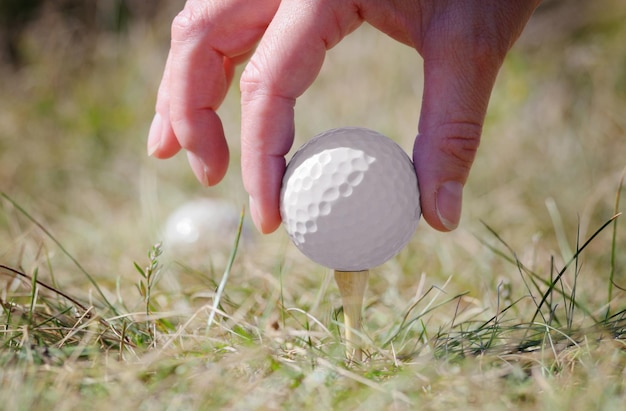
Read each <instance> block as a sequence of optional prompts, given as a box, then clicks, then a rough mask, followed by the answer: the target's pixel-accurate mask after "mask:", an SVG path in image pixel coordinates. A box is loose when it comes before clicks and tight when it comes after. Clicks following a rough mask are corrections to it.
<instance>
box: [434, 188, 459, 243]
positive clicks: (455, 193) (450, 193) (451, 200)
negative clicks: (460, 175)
mask: <svg viewBox="0 0 626 411" xmlns="http://www.w3.org/2000/svg"><path fill="white" fill-rule="evenodd" d="M462 203H463V184H461V183H459V182H457V181H446V182H445V183H443V184H442V185H441V186H439V188H438V189H437V194H436V196H435V211H436V212H437V217H438V218H439V222H440V223H441V225H443V227H444V228H445V230H446V231H452V230H454V229H456V228H457V227H458V226H459V221H460V220H461V207H462Z"/></svg>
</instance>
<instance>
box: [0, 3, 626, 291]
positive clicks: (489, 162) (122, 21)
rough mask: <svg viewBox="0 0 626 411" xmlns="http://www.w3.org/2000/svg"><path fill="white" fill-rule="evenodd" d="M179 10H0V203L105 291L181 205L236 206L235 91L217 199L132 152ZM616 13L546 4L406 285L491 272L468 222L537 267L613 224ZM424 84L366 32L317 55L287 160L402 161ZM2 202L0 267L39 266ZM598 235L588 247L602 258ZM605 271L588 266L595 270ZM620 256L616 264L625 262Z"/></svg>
mask: <svg viewBox="0 0 626 411" xmlns="http://www.w3.org/2000/svg"><path fill="white" fill-rule="evenodd" d="M183 4H184V3H183V2H182V1H169V2H168V1H147V2H146V1H142V0H126V1H121V0H116V1H113V0H101V1H89V2H84V1H71V0H58V1H50V2H48V1H46V2H44V1H35V0H28V1H18V0H5V1H3V2H2V3H1V5H0V27H1V29H0V56H1V58H2V60H1V61H0V76H1V78H2V81H1V82H0V94H1V95H2V99H0V187H1V190H2V191H4V192H5V193H7V194H8V195H9V196H10V197H11V198H13V199H14V200H15V201H17V202H18V203H19V204H20V205H21V206H22V207H23V208H24V209H26V210H28V212H29V213H31V214H32V215H33V216H34V217H35V218H37V219H38V220H39V221H40V222H42V224H44V226H45V227H46V228H47V229H49V230H50V231H51V232H53V233H54V234H55V236H57V238H59V239H60V240H61V241H62V242H63V243H64V244H65V246H66V247H68V248H69V249H70V250H71V251H72V253H74V254H75V256H76V258H77V259H78V260H79V261H81V262H82V263H83V264H85V265H86V266H87V267H89V268H90V269H91V270H92V271H94V272H96V274H97V275H98V276H100V277H101V278H102V279H103V281H114V279H115V278H116V277H117V276H124V274H123V273H125V272H132V271H133V270H132V261H133V260H137V259H141V258H142V256H143V255H144V254H145V251H146V250H147V249H149V247H150V246H151V245H152V244H153V243H155V242H156V241H158V240H159V239H160V236H161V233H162V226H163V222H164V220H165V218H166V217H167V215H168V214H169V213H170V212H171V211H172V210H173V209H174V208H176V207H177V206H178V205H180V204H182V203H184V202H185V201H187V200H189V199H192V198H197V197H203V196H209V197H220V198H226V199H228V200H229V201H232V202H233V203H234V204H236V205H237V206H239V205H243V204H245V202H246V198H247V196H246V195H245V194H244V193H243V189H242V187H241V182H240V174H239V163H238V144H239V143H238V135H239V115H240V113H239V107H238V90H237V87H236V84H237V83H236V82H235V87H233V90H232V91H231V93H230V94H229V96H228V98H227V100H226V101H225V103H224V105H223V107H222V108H221V109H220V111H219V114H220V116H221V117H222V120H223V122H224V126H225V129H226V132H227V135H228V137H229V141H230V144H231V149H232V150H231V157H232V158H231V167H230V169H229V172H228V175H227V177H226V179H225V180H224V181H223V182H222V183H221V184H220V185H218V186H217V187H215V188H211V189H205V188H202V187H201V186H200V185H199V184H198V183H197V182H196V181H195V179H194V177H193V175H192V173H191V171H190V170H189V168H188V167H187V165H186V161H185V158H184V156H177V157H175V158H174V159H170V160H167V161H157V160H154V159H150V158H148V157H147V155H146V150H145V139H146V135H147V130H148V127H149V124H150V121H151V119H152V115H153V113H154V101H155V95H156V89H157V86H158V84H159V81H160V75H161V72H162V69H163V65H164V62H165V58H166V55H167V50H168V48H169V28H170V23H171V20H172V18H173V17H174V16H175V14H176V13H177V12H178V11H179V10H180V9H181V8H182V6H183ZM625 17H626V5H625V4H624V2H622V1H617V0H601V1H594V2H589V1H581V0H579V1H572V0H570V1H559V0H552V1H546V2H544V3H543V5H542V6H541V7H540V9H539V10H538V11H537V13H536V15H535V16H534V17H533V18H532V20H531V22H530V23H529V25H528V27H527V29H526V31H525V32H524V34H523V36H522V38H521V39H520V40H519V42H518V43H517V44H516V45H515V47H514V49H513V50H512V51H511V53H510V55H509V56H508V58H507V60H506V62H505V64H504V67H503V69H502V71H501V73H500V76H499V78H498V81H497V84H496V87H495V90H494V93H493V97H492V100H491V104H490V108H489V112H488V116H487V120H486V123H485V128H484V137H483V142H482V145H481V148H480V150H479V154H478V157H477V159H476V163H475V166H474V168H473V170H472V173H471V176H470V180H469V182H468V185H467V188H466V194H465V209H464V217H463V222H462V225H461V227H460V229H459V230H457V232H455V233H452V234H441V233H437V232H435V231H434V230H432V229H430V228H429V227H427V225H426V224H424V223H422V224H421V226H420V229H419V231H418V235H416V237H415V239H414V240H413V241H412V243H411V245H410V246H409V247H408V248H407V250H406V251H405V252H404V253H403V254H402V255H401V256H400V257H399V261H400V263H401V264H403V265H404V266H406V267H409V268H410V271H411V272H413V273H415V274H418V273H420V272H423V271H424V272H428V273H429V274H431V275H434V276H435V277H439V276H441V277H442V278H446V277H447V276H448V275H450V274H452V273H455V274H460V275H459V276H458V277H457V281H458V286H459V287H460V288H464V287H472V288H474V287H475V280H476V278H477V277H478V278H481V276H483V275H484V272H485V267H486V266H490V265H491V264H495V263H493V262H492V259H491V257H490V256H489V253H488V252H487V251H485V250H484V249H483V248H481V245H480V243H479V242H478V241H477V240H476V237H486V236H487V234H486V231H485V229H484V227H483V226H482V224H481V220H482V221H485V222H486V223H487V224H489V225H491V226H493V227H494V228H495V229H496V230H497V231H498V232H499V233H500V234H501V235H502V236H503V238H506V239H507V240H508V241H510V242H511V244H512V246H514V247H515V248H516V249H518V250H520V253H522V254H523V253H528V254H529V255H532V257H531V258H533V259H536V260H537V261H540V262H541V264H546V261H547V260H546V259H543V257H542V255H543V254H545V255H547V254H552V253H554V254H556V255H557V256H559V255H563V254H567V252H566V251H567V250H564V247H562V245H563V244H560V246H557V244H558V243H557V242H556V241H555V240H556V237H557V233H558V232H559V231H561V232H562V233H563V234H564V235H565V238H566V239H567V242H568V246H569V247H570V248H574V247H575V244H574V243H575V240H576V236H577V232H578V231H580V236H581V237H585V236H587V235H589V234H590V232H591V231H593V230H594V229H595V228H597V227H598V226H599V225H600V224H602V223H603V222H604V221H606V220H607V219H608V218H609V217H610V216H611V215H612V214H613V209H614V201H615V194H616V192H617V189H618V183H619V178H620V175H621V173H622V171H623V169H624V166H625V165H626V138H625V137H626V131H625V130H626V47H625V46H624V39H625V38H626V25H625V24H624V21H625ZM422 81H423V78H422V72H421V60H420V58H419V56H418V55H417V54H416V53H414V52H412V51H411V50H410V49H408V48H407V47H405V46H402V45H400V44H397V43H395V42H393V41H392V40H391V39H389V38H387V37H385V36H383V35H381V34H379V33H377V32H375V31H374V30H372V29H371V28H370V27H367V26H363V27H362V28H360V29H359V30H358V31H357V32H355V33H354V34H352V35H351V36H349V37H348V38H347V39H346V40H345V41H343V42H342V43H340V44H339V45H338V46H337V47H335V48H334V49H333V50H331V51H330V52H329V53H328V57H327V60H326V63H325V65H324V68H323V69H322V72H321V74H320V76H319V78H318V80H317V81H316V82H315V84H314V85H313V87H311V89H310V90H309V91H307V92H306V93H305V95H304V96H303V97H302V98H301V99H300V100H299V101H298V106H297V109H296V124H297V141H296V144H295V147H297V146H298V145H299V144H301V143H302V142H304V141H305V140H306V139H307V138H309V137H310V136H313V135H314V134H316V133H318V132H320V131H323V130H325V129H328V128H332V127H338V126H344V125H359V126H364V127H370V128H373V129H376V130H378V131H380V132H382V133H385V134H387V135H389V136H390V137H392V138H394V139H396V141H398V142H399V143H400V144H401V145H402V146H403V147H404V148H405V149H406V150H407V151H410V150H411V147H412V139H413V138H414V135H415V133H416V129H417V121H418V113H419V109H420V100H421V90H422ZM547 203H549V204H553V207H552V210H553V213H552V215H551V214H550V212H549V210H550V208H549V207H548V206H547V205H546V204H547ZM2 206H3V213H2V214H0V259H1V260H2V261H4V262H5V263H7V264H11V265H14V266H29V265H36V264H39V262H40V261H41V259H42V258H44V257H43V256H44V255H46V254H45V253H43V252H42V251H41V247H42V244H44V242H43V241H42V240H41V239H40V237H38V236H40V234H37V232H38V231H37V230H36V229H35V228H34V227H33V226H32V225H31V224H29V223H28V222H27V221H25V220H24V219H23V218H22V217H20V216H19V213H18V212H17V211H16V210H15V209H14V208H13V207H11V206H10V205H9V204H8V203H7V202H6V201H5V202H3V203H2ZM555 210H556V211H557V212H555ZM557 214H558V218H557ZM559 221H560V222H559ZM561 223H562V225H561ZM555 225H556V229H555ZM222 235H223V234H222ZM606 237H607V238H606V239H605V240H606V241H604V240H602V241H599V242H598V243H597V247H598V249H600V250H603V249H604V250H605V251H606V250H608V248H606V247H607V245H608V244H609V240H610V239H609V238H608V236H606ZM620 239H621V240H620V241H621V242H620V243H619V244H620V247H622V248H621V250H623V246H624V240H623V237H620ZM258 242H259V243H260V244H261V246H260V247H261V250H262V251H258V250H257V251H255V252H256V254H255V253H249V254H248V255H247V256H246V257H247V258H249V259H250V260H253V261H256V262H257V263H258V264H259V265H260V266H261V267H266V266H265V265H264V264H267V267H272V266H273V264H274V262H275V261H279V260H281V259H282V258H284V256H285V253H287V259H291V260H293V261H294V262H296V263H297V264H294V265H295V266H300V267H304V268H302V270H303V271H305V272H306V271H307V270H313V271H316V270H318V269H317V268H315V267H314V266H313V265H312V263H310V262H308V261H306V260H305V259H304V258H302V257H301V256H299V255H298V254H297V253H296V252H294V251H293V249H292V248H291V247H290V246H289V245H288V242H287V241H286V239H285V236H284V234H283V233H282V232H281V230H279V232H277V233H276V234H272V235H270V236H265V237H263V238H262V239H261V240H260V241H258ZM538 244H539V246H538ZM542 244H543V246H541V245H542ZM603 247H604V248H603ZM565 248H567V247H565ZM533 253H536V254H537V256H535V254H533ZM55 258H56V257H54V256H53V257H52V262H53V263H54V264H59V265H60V266H61V267H63V266H64V264H65V263H64V262H63V260H62V259H59V260H55ZM185 258H187V257H185ZM207 258H209V257H207V256H206V255H204V254H201V255H198V256H197V260H193V259H192V260H188V261H199V263H198V264H203V263H202V261H203V259H204V260H206V259H207ZM607 258H608V256H602V257H600V258H599V260H598V261H597V262H592V263H590V264H591V265H594V264H598V266H599V267H602V265H603V264H606V263H607ZM618 258H619V262H620V264H621V266H622V267H623V266H624V265H626V258H625V257H624V255H623V253H620V254H619V256H618ZM268 269H269V268H268ZM318 271H319V270H318ZM488 272H490V273H491V272H498V270H497V269H496V270H493V269H491V268H490V269H489V270H488ZM620 275H621V276H622V277H621V279H622V280H626V278H623V277H624V275H623V273H622V274H620ZM402 281H408V282H410V283H411V282H414V281H415V277H414V276H413V277H411V276H409V277H408V278H407V279H405V280H402ZM481 281H485V282H487V283H490V282H491V281H495V277H494V278H491V276H487V277H486V279H484V280H481Z"/></svg>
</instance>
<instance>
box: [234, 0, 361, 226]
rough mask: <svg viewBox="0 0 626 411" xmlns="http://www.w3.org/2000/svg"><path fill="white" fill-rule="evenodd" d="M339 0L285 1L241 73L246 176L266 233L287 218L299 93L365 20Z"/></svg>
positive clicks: (254, 208)
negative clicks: (285, 194) (283, 193)
mask: <svg viewBox="0 0 626 411" xmlns="http://www.w3.org/2000/svg"><path fill="white" fill-rule="evenodd" d="M337 3H338V2H333V1H329V2H312V1H310V2H303V1H297V0H287V1H283V2H281V4H280V7H279V9H278V11H277V13H276V16H275V18H274V20H273V21H272V23H271V24H270V26H269V27H268V29H267V31H266V33H265V35H264V36H263V39H262V40H261V42H260V43H259V46H258V48H257V50H256V52H255V53H254V55H253V56H252V58H251V60H250V62H249V63H248V65H247V67H246V69H245V71H244V73H243V75H242V77H241V108H242V121H241V150H242V152H241V162H242V176H243V183H244V186H245V188H246V190H247V191H248V194H250V213H251V215H252V218H253V220H254V223H255V225H256V226H257V228H258V229H259V230H260V231H261V232H263V233H269V232H272V231H274V230H276V228H278V226H279V225H280V222H281V218H280V212H279V206H280V186H281V182H282V177H283V174H284V171H285V158H284V156H285V154H287V152H288V151H289V149H290V147H291V145H292V143H293V137H294V128H295V127H294V106H295V101H296V98H297V97H299V96H300V95H301V94H302V93H304V91H305V90H306V89H307V88H308V87H309V86H310V85H311V83H312V82H313V80H314V79H315V77H317V74H318V73H319V71H320V69H321V67H322V63H323V61H324V56H325V54H326V50H327V49H329V48H331V47H332V46H334V45H335V44H336V43H337V42H339V40H341V39H342V38H343V37H344V36H345V35H347V34H348V33H349V32H351V31H352V30H354V29H356V27H358V26H359V24H360V23H361V18H360V17H359V15H358V13H357V10H356V9H353V8H350V7H343V8H342V4H343V2H341V3H339V5H338V4H337ZM345 4H348V3H345Z"/></svg>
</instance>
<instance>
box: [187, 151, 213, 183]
mask: <svg viewBox="0 0 626 411" xmlns="http://www.w3.org/2000/svg"><path fill="white" fill-rule="evenodd" d="M187 160H188V161H189V165H190V166H191V169H192V170H193V173H194V174H195V175H196V178H197V179H198V181H200V183H202V185H204V186H206V187H209V186H211V181H210V180H209V168H208V167H207V165H206V164H204V161H202V160H201V159H200V157H198V156H197V155H195V154H194V153H192V152H191V151H188V152H187Z"/></svg>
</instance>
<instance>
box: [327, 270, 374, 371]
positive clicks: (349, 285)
mask: <svg viewBox="0 0 626 411" xmlns="http://www.w3.org/2000/svg"><path fill="white" fill-rule="evenodd" d="M368 277H369V270H363V271H337V270H335V282H337V286H338V287H339V293H340V294H341V300H342V301H343V323H344V333H345V334H344V336H345V341H346V357H347V359H348V361H356V362H361V360H362V359H363V350H362V344H361V311H362V309H363V296H364V295H365V289H366V288H367V280H368Z"/></svg>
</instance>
